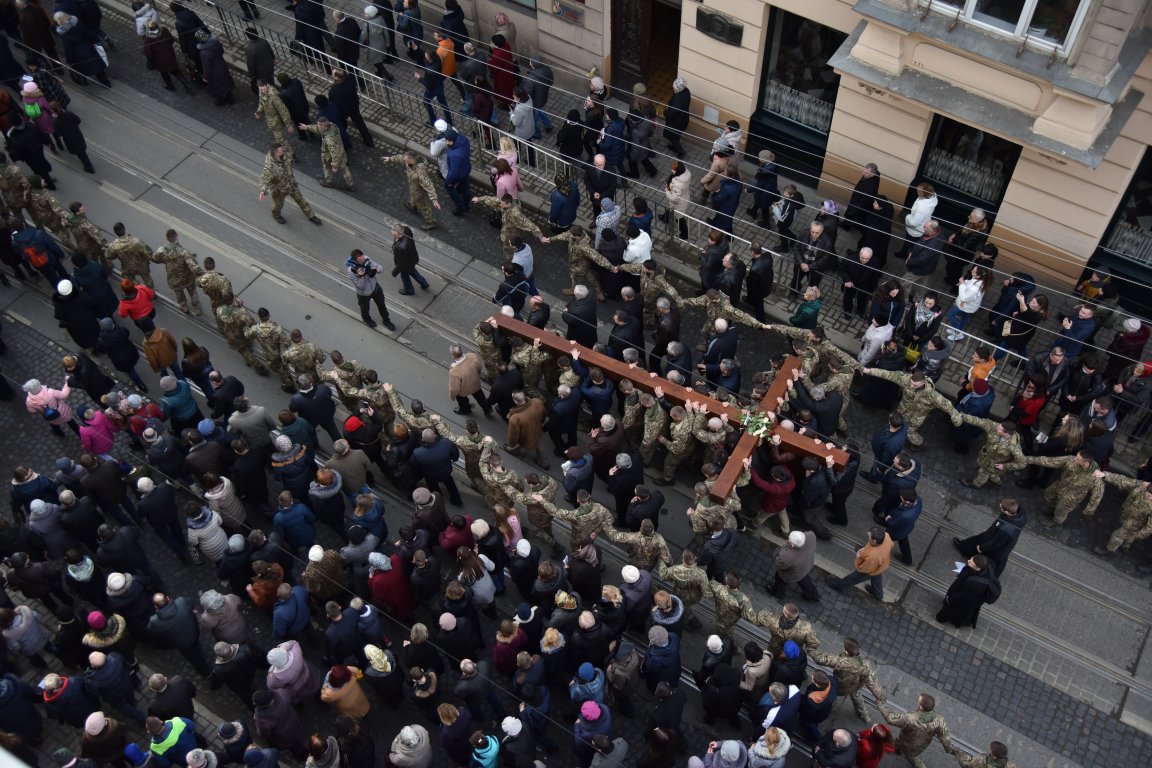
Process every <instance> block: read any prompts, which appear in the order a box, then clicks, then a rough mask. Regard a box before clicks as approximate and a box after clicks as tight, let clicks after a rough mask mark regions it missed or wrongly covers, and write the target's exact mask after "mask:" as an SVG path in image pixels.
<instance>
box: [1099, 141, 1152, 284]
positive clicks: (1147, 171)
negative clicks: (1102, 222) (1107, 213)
mask: <svg viewBox="0 0 1152 768" xmlns="http://www.w3.org/2000/svg"><path fill="white" fill-rule="evenodd" d="M1101 245H1102V246H1103V248H1104V250H1105V251H1107V252H1108V253H1110V254H1113V255H1116V256H1120V257H1122V258H1124V259H1127V260H1128V261H1135V262H1139V263H1140V264H1145V265H1150V266H1152V151H1150V150H1145V152H1144V159H1143V160H1142V161H1141V163H1140V167H1139V168H1137V169H1136V175H1135V176H1134V177H1133V178H1132V183H1131V184H1129V185H1128V192H1127V194H1126V195H1124V199H1123V201H1122V202H1121V204H1120V208H1119V210H1118V211H1117V212H1116V219H1115V221H1113V222H1112V227H1111V228H1110V229H1109V230H1108V234H1107V236H1106V237H1105V238H1104V240H1103V242H1102V243H1101Z"/></svg>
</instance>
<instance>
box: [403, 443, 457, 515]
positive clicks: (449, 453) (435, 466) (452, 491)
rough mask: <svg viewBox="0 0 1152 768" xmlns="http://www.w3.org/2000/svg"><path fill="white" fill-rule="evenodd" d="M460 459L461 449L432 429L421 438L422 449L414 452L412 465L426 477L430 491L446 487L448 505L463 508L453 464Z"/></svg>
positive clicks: (425, 480) (419, 448)
mask: <svg viewBox="0 0 1152 768" xmlns="http://www.w3.org/2000/svg"><path fill="white" fill-rule="evenodd" d="M459 457H460V449H459V448H457V447H456V445H455V443H452V442H451V441H449V440H446V439H444V438H442V437H440V436H439V435H437V434H436V433H435V432H434V431H432V430H431V429H426V430H424V432H423V434H421V436H420V447H418V448H417V449H416V450H414V451H412V463H413V464H414V465H415V466H416V468H417V470H418V471H419V472H420V474H421V475H422V476H423V477H424V482H425V484H426V485H427V486H428V490H430V491H432V492H436V491H437V490H438V488H437V486H439V485H440V484H441V483H442V484H443V485H444V489H445V491H447V493H446V495H447V496H448V503H449V504H451V505H452V506H454V507H459V506H463V504H464V500H463V499H461V498H460V489H458V488H457V487H456V481H455V480H453V479H452V466H453V463H454V462H455V461H456V459H458V458H459Z"/></svg>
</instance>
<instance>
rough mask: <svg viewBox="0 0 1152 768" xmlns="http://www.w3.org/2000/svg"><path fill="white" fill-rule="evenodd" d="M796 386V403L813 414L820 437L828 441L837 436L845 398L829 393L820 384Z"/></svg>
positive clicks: (797, 383) (799, 384) (802, 383)
mask: <svg viewBox="0 0 1152 768" xmlns="http://www.w3.org/2000/svg"><path fill="white" fill-rule="evenodd" d="M794 386H795V392H796V398H795V402H796V403H798V404H799V406H800V408H807V409H808V410H809V411H811V412H812V416H813V418H815V419H816V430H817V431H818V432H819V433H820V435H821V436H822V437H823V438H824V439H828V438H829V437H831V436H832V435H833V434H835V433H836V432H837V431H838V430H839V428H840V409H841V408H842V407H843V406H844V396H843V395H842V394H840V393H839V392H828V391H827V390H825V389H824V387H823V386H821V385H819V384H816V385H813V386H811V387H809V386H808V384H807V383H806V382H803V381H797V382H795V384H794ZM797 410H799V408H797Z"/></svg>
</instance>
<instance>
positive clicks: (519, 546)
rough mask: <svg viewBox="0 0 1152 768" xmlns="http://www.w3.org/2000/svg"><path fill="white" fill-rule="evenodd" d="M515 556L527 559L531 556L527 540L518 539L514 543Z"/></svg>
mask: <svg viewBox="0 0 1152 768" xmlns="http://www.w3.org/2000/svg"><path fill="white" fill-rule="evenodd" d="M516 554H518V555H520V557H528V555H530V554H532V543H531V542H530V541H528V539H520V541H518V542H516Z"/></svg>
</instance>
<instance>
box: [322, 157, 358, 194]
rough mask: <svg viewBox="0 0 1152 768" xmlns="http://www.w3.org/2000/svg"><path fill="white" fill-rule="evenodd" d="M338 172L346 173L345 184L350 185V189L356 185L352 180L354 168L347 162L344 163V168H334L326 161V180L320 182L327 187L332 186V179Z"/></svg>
mask: <svg viewBox="0 0 1152 768" xmlns="http://www.w3.org/2000/svg"><path fill="white" fill-rule="evenodd" d="M337 173H343V174H344V184H345V186H347V187H348V189H352V188H353V187H355V186H356V183H355V182H354V181H352V169H351V168H349V167H348V164H347V163H345V164H344V167H343V168H333V167H332V166H331V165H328V164H327V163H326V164H325V165H324V180H323V181H321V182H320V184H321V185H323V186H325V187H330V186H332V179H333V177H335V175H336V174H337Z"/></svg>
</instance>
